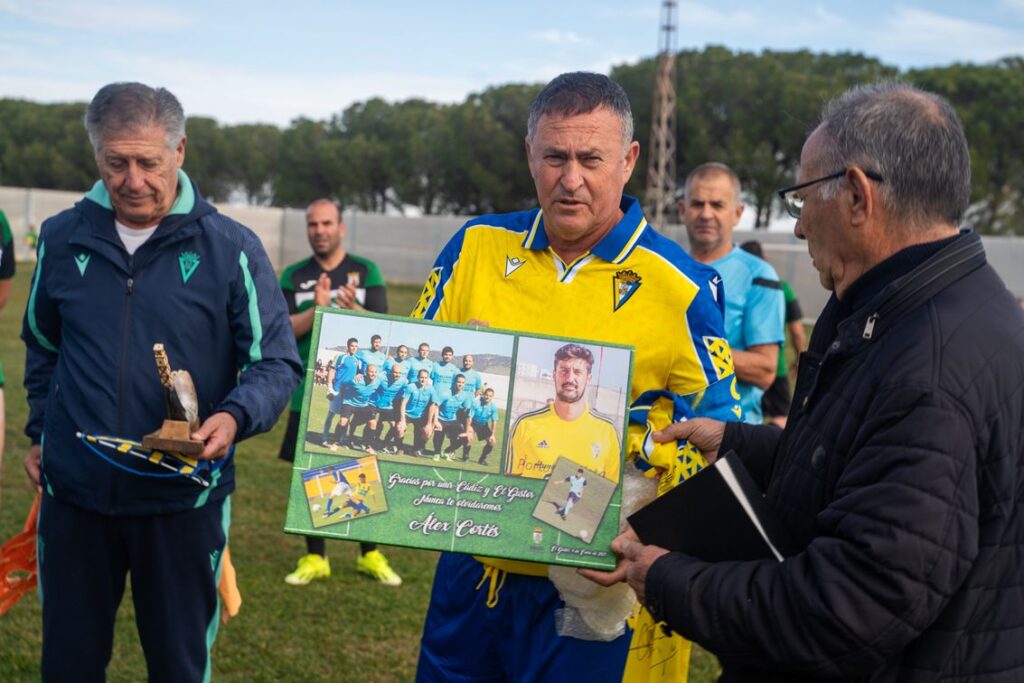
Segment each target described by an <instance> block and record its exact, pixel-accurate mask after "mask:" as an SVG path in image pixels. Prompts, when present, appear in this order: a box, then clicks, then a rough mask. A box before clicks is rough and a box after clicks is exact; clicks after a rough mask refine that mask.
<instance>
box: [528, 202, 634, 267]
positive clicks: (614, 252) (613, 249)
mask: <svg viewBox="0 0 1024 683" xmlns="http://www.w3.org/2000/svg"><path fill="white" fill-rule="evenodd" d="M619 208H620V209H622V214H623V215H622V220H620V221H619V222H618V223H616V224H615V227H613V228H612V229H611V230H610V231H608V234H607V235H605V236H604V237H602V238H601V241H600V242H598V243H597V244H595V245H594V246H593V247H592V248H591V249H590V253H592V254H594V255H596V256H598V257H600V258H602V259H604V260H605V261H608V262H609V263H616V264H617V263H622V262H623V261H625V260H626V258H627V257H628V256H629V255H630V253H632V251H633V248H634V247H635V246H636V244H637V242H639V241H640V236H641V235H643V233H644V230H646V229H647V219H646V218H644V212H643V209H642V208H640V202H639V201H637V199H636V198H635V197H630V196H629V195H626V194H624V195H622V200H621V201H620V202H619ZM550 244H551V243H550V242H549V241H548V235H547V232H546V231H545V227H544V211H543V210H539V211H537V216H536V217H535V218H534V219H533V224H532V225H531V226H530V230H529V231H528V232H527V233H526V238H525V239H524V240H523V247H525V248H526V249H531V250H533V251H540V250H543V249H547V248H548V246H549V245H550Z"/></svg>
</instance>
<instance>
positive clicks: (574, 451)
mask: <svg viewBox="0 0 1024 683" xmlns="http://www.w3.org/2000/svg"><path fill="white" fill-rule="evenodd" d="M593 368H594V354H593V353H592V352H591V351H590V349H588V348H586V347H585V346H580V345H579V344H566V345H565V346H563V347H561V348H560V349H558V351H556V352H555V372H554V382H555V400H554V402H553V403H552V404H551V405H548V406H544V407H543V408H541V409H540V410H535V411H533V412H530V413H525V414H524V415H521V416H520V417H519V419H518V420H516V423H515V426H513V427H512V457H511V458H509V469H508V472H507V473H508V474H512V475H516V476H520V477H531V478H533V479H544V478H547V477H548V476H550V475H551V470H553V469H554V467H555V462H556V461H557V460H558V458H559V456H564V457H566V458H569V459H570V460H572V461H573V462H574V463H576V464H578V465H583V466H584V467H586V468H587V469H588V470H590V471H591V472H596V473H597V474H600V475H601V476H602V477H605V478H606V479H611V480H612V481H614V482H615V483H618V482H619V461H620V460H621V458H620V457H619V435H618V434H617V433H616V432H615V426H614V425H613V424H612V421H611V419H609V418H607V417H605V416H603V415H601V414H600V413H596V412H594V411H593V410H591V409H590V405H589V404H588V403H587V387H588V386H589V385H590V377H591V371H592V370H593Z"/></svg>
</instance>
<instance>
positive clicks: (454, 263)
mask: <svg viewBox="0 0 1024 683" xmlns="http://www.w3.org/2000/svg"><path fill="white" fill-rule="evenodd" d="M639 154H640V146H639V144H638V143H637V142H635V141H634V140H633V115H632V111H631V108H630V105H629V100H628V98H627V97H626V94H625V92H624V91H623V90H622V88H621V87H619V86H618V85H617V84H616V83H614V82H612V81H611V80H610V79H609V78H608V77H606V76H603V75H600V74H593V73H570V74H563V75H562V76H559V77H558V78H556V79H555V80H553V81H552V82H551V83H549V84H548V85H547V86H546V87H545V88H544V89H543V90H542V91H541V92H540V94H539V95H538V96H537V99H536V100H534V102H533V104H532V105H531V107H530V113H529V120H528V121H527V135H526V158H527V161H528V163H529V167H530V174H531V175H532V176H533V179H534V183H535V185H536V188H537V198H538V200H539V204H540V208H537V209H533V210H531V211H521V212H516V213H510V214H498V215H489V216H482V217H480V218H477V219H474V220H471V221H469V222H468V223H467V224H466V225H465V226H463V227H462V229H461V230H459V232H457V233H456V234H455V236H454V237H453V238H452V239H451V240H450V241H449V243H448V244H447V245H446V246H445V248H444V249H443V250H442V252H441V253H440V255H439V256H438V257H437V260H436V262H435V264H434V267H433V269H432V271H431V273H430V275H429V276H428V278H427V282H426V285H425V286H424V289H423V293H422V295H421V297H420V301H419V303H418V304H417V306H416V309H415V311H414V312H413V314H414V315H415V316H418V317H422V318H430V319H435V320H446V321H451V322H456V323H474V324H481V325H491V326H494V327H501V328H505V329H513V330H523V331H529V332H535V333H539V334H547V335H558V336H567V337H570V338H575V339H593V340H595V341H598V342H605V343H620V344H629V345H632V346H633V347H634V348H635V349H636V355H635V357H634V367H633V375H632V384H631V387H630V399H631V401H632V403H631V406H630V423H631V426H630V432H629V444H628V450H627V453H628V454H629V456H630V461H631V463H630V465H629V467H630V468H632V467H634V464H633V463H634V462H635V463H636V464H637V466H638V467H639V468H641V469H646V470H647V471H648V473H650V474H651V475H652V476H653V475H654V474H656V473H657V474H659V475H660V482H661V483H662V484H663V485H664V486H666V487H667V486H670V485H672V484H674V483H675V482H677V481H679V480H680V479H682V478H683V477H685V476H687V474H688V473H690V472H692V471H693V470H694V469H695V468H696V467H698V466H699V464H700V462H695V461H693V459H692V456H690V455H689V454H690V453H692V451H690V450H687V451H685V452H684V451H682V450H681V449H678V448H677V445H676V444H675V443H663V444H655V443H654V442H653V440H652V439H650V438H648V437H647V435H649V434H650V432H651V431H652V430H653V429H659V428H661V427H662V426H666V425H668V424H669V423H670V422H672V421H674V420H678V419H682V418H683V417H688V416H690V415H694V414H700V415H707V416H717V417H718V419H724V418H732V419H737V418H738V417H739V415H740V414H741V410H740V407H739V403H738V398H739V397H738V396H735V398H734V397H733V394H732V391H731V390H730V389H731V386H732V384H733V380H734V375H733V368H732V357H731V354H730V352H729V345H728V343H727V342H726V341H725V339H724V337H725V332H724V326H723V302H722V299H721V296H720V295H719V294H720V292H719V290H718V283H719V282H720V278H719V277H718V274H717V273H716V272H715V271H714V270H713V269H711V268H710V267H707V266H705V265H702V264H699V263H697V262H696V261H694V260H693V259H692V258H690V257H689V256H688V255H687V254H686V253H685V252H684V251H683V250H682V248H680V247H679V246H678V245H677V244H675V243H674V242H672V241H671V240H669V239H667V238H665V237H662V236H661V235H659V234H658V233H657V232H656V231H655V230H654V229H652V228H651V227H649V226H648V225H647V221H646V219H645V218H644V215H643V211H642V210H641V208H640V204H639V202H638V201H637V200H636V199H634V198H633V197H629V196H627V195H624V194H623V189H624V188H625V185H626V182H627V181H628V180H629V177H630V175H631V174H632V172H633V167H634V166H635V165H636V161H637V157H638V155H639ZM698 460H699V457H698ZM695 523H696V522H695ZM565 613H566V605H565V603H564V602H563V601H562V599H561V597H560V596H559V592H558V590H557V589H556V587H555V585H554V584H553V583H552V582H551V580H549V578H548V568H547V566H545V565H542V564H536V563H529V562H511V561H506V560H496V559H493V558H477V557H471V556H468V555H457V554H452V553H444V554H442V556H441V559H440V562H439V564H438V568H437V572H436V573H435V579H434V586H433V590H432V592H431V598H430V607H429V609H428V612H427V618H426V622H425V624H424V630H423V639H422V640H421V643H420V659H419V667H418V670H417V680H418V681H421V682H427V681H452V680H458V681H485V680H486V681H493V680H505V681H544V680H559V681H560V680H563V679H564V677H565V675H566V674H565V672H567V671H571V672H572V675H573V678H574V679H578V680H585V681H590V682H605V681H614V682H616V683H618V681H621V680H622V677H623V670H624V668H625V667H626V666H627V654H628V653H629V650H630V638H631V634H630V633H629V632H625V633H623V635H621V636H619V637H617V638H613V639H612V640H610V641H608V640H604V641H602V640H593V639H584V638H580V637H575V636H574V635H570V632H569V631H568V630H567V629H565V628H564V625H565V623H566V621H565V620H564V619H562V616H563V615H564V614H565ZM648 624H650V622H648ZM652 626H653V625H652ZM658 640H659V642H661V641H666V642H668V641H669V639H667V638H666V639H658ZM687 648H688V644H686V643H685V641H681V640H679V641H677V642H674V644H673V652H680V653H683V656H682V663H681V664H678V666H679V667H680V668H683V667H685V656H686V654H687V653H688V649H687ZM636 652H642V653H643V654H644V655H647V654H659V655H660V653H650V652H649V648H648V649H646V650H645V649H643V647H642V646H641V648H640V649H638V650H636ZM666 656H667V657H669V658H671V659H672V660H673V662H676V661H678V659H679V658H677V657H676V655H674V654H667V655H666ZM663 659H664V657H663ZM632 660H633V657H631V658H630V666H632V665H633V663H632ZM653 661H656V660H654V659H652V658H651V657H647V658H646V659H644V660H643V662H642V666H645V667H650V666H651V662H653ZM659 666H662V665H661V664H659Z"/></svg>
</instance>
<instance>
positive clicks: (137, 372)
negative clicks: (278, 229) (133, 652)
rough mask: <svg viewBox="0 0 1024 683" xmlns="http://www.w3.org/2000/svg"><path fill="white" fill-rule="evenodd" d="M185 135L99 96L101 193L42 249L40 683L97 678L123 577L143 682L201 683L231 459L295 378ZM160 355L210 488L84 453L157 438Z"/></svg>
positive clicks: (290, 357)
mask: <svg viewBox="0 0 1024 683" xmlns="http://www.w3.org/2000/svg"><path fill="white" fill-rule="evenodd" d="M184 122H185V119H184V113H183V112H182V109H181V105H180V104H179V103H178V100H177V99H176V98H175V97H174V95H172V94H171V93H170V92H168V91H166V90H164V89H162V88H159V89H153V88H150V87H148V86H145V85H142V84H139V83H115V84H112V85H108V86H105V87H104V88H102V89H101V90H100V91H99V92H98V93H97V94H96V97H95V98H94V99H93V101H92V102H91V103H90V105H89V108H88V110H87V111H86V119H85V123H86V128H87V130H88V132H89V137H90V140H91V141H92V144H93V148H94V150H95V152H96V163H97V166H98V168H99V172H100V176H101V181H99V182H97V183H96V185H95V186H94V187H93V188H92V190H91V191H90V192H89V193H88V194H86V196H85V197H84V198H83V199H82V201H80V202H78V203H77V204H76V205H75V206H74V207H73V208H71V209H68V210H66V211H63V212H61V213H60V214H58V215H57V216H54V217H53V218H51V219H49V220H48V221H46V222H45V223H44V224H43V227H42V232H41V234H40V237H39V245H38V261H37V265H36V272H35V275H34V277H33V280H32V285H31V291H30V295H29V302H28V307H27V309H26V312H25V321H24V328H23V331H22V338H23V339H24V340H25V344H26V346H27V357H26V368H25V387H26V389H27V392H28V399H29V404H30V413H29V418H28V424H27V426H26V429H25V432H26V434H27V435H28V436H29V437H30V438H31V440H32V444H33V445H32V447H31V449H30V450H29V453H28V456H27V458H26V461H25V467H26V470H27V471H28V473H29V476H30V477H31V478H32V479H33V480H34V481H36V482H37V483H39V484H41V485H42V488H43V492H44V493H43V500H42V508H41V512H40V517H39V536H38V555H39V575H40V595H41V600H42V607H43V655H42V677H43V679H44V680H46V681H69V680H75V681H98V680H103V678H104V670H105V668H106V665H107V662H108V661H109V659H110V655H111V647H112V642H113V628H114V617H115V614H116V612H117V607H118V603H119V602H120V600H121V596H122V594H123V592H124V585H125V576H126V574H127V573H128V572H130V573H131V577H132V594H133V596H134V601H135V611H136V620H137V623H138V628H139V636H140V639H141V642H142V647H143V650H144V651H145V654H146V662H147V666H148V669H149V680H151V681H162V680H166V681H199V680H203V679H205V678H208V677H209V672H210V656H209V652H210V647H211V646H212V644H213V640H214V637H215V635H216V632H217V622H218V602H217V590H216V589H217V581H218V578H219V573H220V568H221V560H222V556H223V550H224V546H225V544H226V542H227V535H228V527H229V524H230V510H231V506H230V500H231V499H230V497H229V494H230V493H231V492H232V490H233V489H234V483H235V481H234V480H235V477H234V465H233V461H232V459H231V457H230V456H231V451H232V449H233V444H234V443H235V442H236V441H240V440H242V439H245V438H247V437H249V436H252V435H253V434H257V433H259V432H262V431H265V430H267V429H269V428H270V427H271V426H272V425H273V424H274V422H275V421H276V419H277V417H278V415H279V414H280V412H281V409H282V408H283V407H284V405H285V403H286V402H287V400H288V396H289V395H290V394H291V392H292V390H293V389H294V388H295V386H296V384H297V382H298V380H299V376H300V372H301V366H300V364H299V359H298V355H297V353H296V350H295V339H294V335H293V334H292V330H291V326H290V325H289V322H288V314H287V311H286V310H285V304H284V300H283V299H282V298H281V295H280V293H279V291H278V287H277V282H276V278H275V277H274V272H273V269H272V267H271V265H270V261H269V260H268V258H267V255H266V253H265V252H264V250H263V247H262V245H261V244H260V241H259V239H258V238H257V237H256V235H255V234H254V233H253V232H252V231H250V230H249V229H247V228H245V227H244V226H242V225H240V224H238V223H236V222H235V221H233V220H231V219H229V218H226V217H225V216H222V215H220V214H218V213H217V211H216V209H214V208H213V206H211V205H210V204H209V203H208V202H206V201H205V200H204V199H203V198H202V197H200V195H199V191H198V189H197V187H196V186H195V185H194V184H193V183H192V182H191V181H190V180H189V178H188V176H186V175H185V173H184V172H183V171H182V170H181V165H182V162H183V161H184V156H185V130H184ZM158 342H159V343H162V344H164V346H165V347H166V349H167V352H168V355H169V357H170V361H171V363H172V365H173V366H175V367H181V368H186V369H188V370H189V371H190V372H191V375H192V378H193V380H194V382H195V388H196V393H197V395H198V400H199V416H200V419H201V426H200V427H199V429H198V430H197V431H196V432H195V433H194V434H192V438H193V439H196V440H199V441H202V442H204V450H203V452H202V454H201V455H200V456H199V459H200V460H201V461H202V464H201V467H200V468H199V470H200V473H201V476H200V477H195V478H188V477H184V476H179V475H177V474H175V473H173V472H168V471H167V470H166V469H163V468H160V467H157V466H155V465H152V464H150V463H149V462H147V461H146V460H144V459H141V458H137V457H132V456H131V455H130V454H127V453H122V452H120V451H118V450H117V449H104V448H103V447H102V446H101V445H98V444H96V443H88V442H87V441H85V440H83V439H82V438H81V436H80V435H83V434H84V435H104V436H111V437H116V438H124V439H131V440H137V439H139V438H141V436H142V435H143V434H145V433H148V432H150V431H153V430H155V429H156V428H158V427H159V426H160V424H161V422H162V420H163V419H164V417H165V407H164V395H163V390H162V387H161V385H160V381H159V377H158V374H157V372H156V368H155V365H154V361H153V352H152V349H153V345H154V343H158ZM44 444H45V447H44ZM200 479H201V480H204V481H205V482H206V485H205V486H204V485H202V484H201V483H199V480H200Z"/></svg>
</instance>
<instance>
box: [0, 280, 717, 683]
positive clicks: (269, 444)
mask: <svg viewBox="0 0 1024 683" xmlns="http://www.w3.org/2000/svg"><path fill="white" fill-rule="evenodd" d="M29 270H30V267H29V265H27V264H19V274H18V275H17V279H16V281H15V285H14V290H13V292H12V296H11V301H10V303H9V304H8V306H7V307H6V308H5V309H4V310H3V311H0V358H2V359H3V362H4V369H5V372H6V375H7V386H6V387H5V393H6V404H7V425H6V435H7V439H6V440H7V444H6V453H5V457H4V461H3V465H2V468H0V492H2V499H0V539H7V538H9V537H10V536H12V535H13V534H15V533H16V532H17V531H19V530H20V528H21V525H22V523H23V521H24V517H25V514H26V512H27V510H28V506H29V503H30V502H31V499H32V495H33V492H32V490H31V487H30V486H29V484H28V480H27V478H26V477H25V475H24V472H23V470H22V467H21V459H22V457H23V455H24V453H25V450H26V449H27V447H28V441H27V439H26V438H25V437H24V436H23V435H22V434H21V430H22V428H23V426H24V422H25V417H26V406H25V398H24V390H23V389H22V386H21V377H22V375H23V371H24V349H23V347H22V344H21V341H20V339H19V334H20V330H21V316H22V313H23V311H24V307H25V300H26V298H27V295H28V282H29ZM417 294H418V290H417V289H415V288H412V287H392V288H390V291H389V293H388V298H389V300H390V302H391V307H392V310H393V311H395V312H404V311H409V310H412V307H413V305H414V303H415V299H416V296H417ZM283 427H284V422H283V420H282V421H280V422H279V423H278V425H277V427H276V428H275V429H274V430H273V431H271V432H270V433H268V434H264V435H262V436H259V437H256V438H254V439H251V440H249V441H246V442H244V443H243V444H242V445H241V446H240V447H239V449H238V453H237V456H236V457H237V467H238V472H237V479H238V490H237V492H236V493H235V496H234V503H233V505H232V508H233V514H234V519H233V524H232V527H231V553H232V557H233V559H234V562H235V565H236V567H237V569H238V582H239V587H240V589H241V591H242V598H243V601H244V602H243V605H242V611H241V613H240V614H239V615H238V617H237V618H235V619H233V620H232V621H231V622H230V623H228V624H227V625H226V626H224V627H222V628H221V630H220V635H219V636H218V639H217V644H216V646H215V650H214V658H213V675H214V679H215V680H218V681H254V682H261V681H268V682H274V683H288V682H290V681H301V682H302V683H316V682H319V681H325V682H326V681H339V680H356V679H358V680H360V681H363V682H365V683H375V682H380V681H408V680H412V678H413V676H414V672H415V667H416V657H417V654H418V649H419V645H418V644H419V638H420V632H421V630H422V625H423V615H424V613H425V610H426V606H427V600H428V598H429V595H430V584H431V581H432V579H433V571H434V563H435V558H436V555H435V554H434V553H430V552H424V551H415V550H406V549H402V548H389V549H387V550H386V552H387V554H388V556H389V558H390V559H391V562H392V566H394V567H395V568H396V570H397V571H398V572H399V573H400V574H401V575H402V578H403V579H404V580H405V583H404V584H403V585H402V587H400V588H397V589H395V588H387V587H384V586H380V585H378V584H375V583H373V582H371V581H370V580H369V579H367V578H366V577H364V576H363V575H361V574H356V572H355V567H354V563H355V557H356V546H355V544H353V543H343V542H333V541H329V542H328V554H329V555H330V557H331V562H332V570H333V572H334V574H333V576H332V577H331V578H330V579H329V580H327V581H319V582H315V583H313V584H311V585H309V586H305V587H302V588H295V587H291V586H288V585H286V584H285V583H284V581H283V577H284V576H285V574H287V573H288V572H290V571H291V570H292V569H293V568H294V563H295V561H296V559H297V558H298V557H299V555H300V554H302V553H303V552H304V546H303V543H302V541H301V539H300V538H298V537H295V536H289V535H287V534H284V533H282V531H281V528H282V526H283V524H284V514H285V509H286V499H287V494H288V485H289V480H290V477H291V470H290V469H289V467H288V466H287V465H286V464H285V463H283V462H281V461H280V460H278V459H277V457H276V455H277V450H278V446H279V445H280V440H281V436H282V432H283ZM39 648H40V615H39V601H38V599H37V598H36V596H35V594H34V593H33V594H31V595H28V596H26V597H25V598H24V599H23V600H22V601H21V602H20V603H19V604H18V605H16V606H15V607H14V608H13V609H12V610H11V611H10V612H8V613H7V614H6V615H5V616H3V617H0V681H4V682H5V683H20V682H22V681H24V682H28V681H37V680H39ZM716 675H717V663H716V661H715V659H714V657H712V656H710V655H708V654H707V653H704V652H702V651H699V649H698V648H695V654H694V657H693V663H692V665H691V678H690V680H691V681H694V682H695V683H704V682H706V681H711V680H714V678H715V677H716ZM144 679H145V663H144V661H143V658H142V650H141V648H140V646H139V642H138V637H137V635H136V633H135V624H134V613H133V609H132V605H131V599H130V596H126V599H125V600H124V602H123V604H122V606H121V610H120V612H119V614H118V623H117V633H116V638H115V644H114V653H113V658H112V661H111V664H110V668H109V671H108V680H110V681H112V682H115V683H116V682H119V681H125V682H129V681H131V682H134V681H141V680H144Z"/></svg>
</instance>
